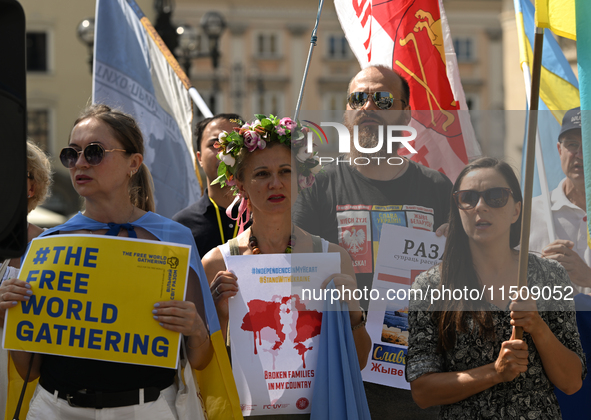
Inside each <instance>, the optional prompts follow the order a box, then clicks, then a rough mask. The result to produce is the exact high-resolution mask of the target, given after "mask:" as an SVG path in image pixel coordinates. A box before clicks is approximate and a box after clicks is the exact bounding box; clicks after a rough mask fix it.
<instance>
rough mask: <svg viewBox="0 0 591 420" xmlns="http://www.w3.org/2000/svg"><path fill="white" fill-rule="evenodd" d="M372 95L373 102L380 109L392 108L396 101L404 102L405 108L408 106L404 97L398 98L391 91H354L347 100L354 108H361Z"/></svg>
mask: <svg viewBox="0 0 591 420" xmlns="http://www.w3.org/2000/svg"><path fill="white" fill-rule="evenodd" d="M370 96H371V99H372V100H373V103H374V104H375V105H376V106H377V107H378V108H380V109H390V108H392V105H394V101H400V102H402V106H403V108H404V107H405V106H406V101H405V100H404V99H396V98H394V95H392V94H391V93H390V92H374V93H367V92H352V93H351V94H349V98H348V99H347V100H348V102H349V106H350V107H351V108H352V109H361V108H363V107H364V106H365V104H366V103H367V101H368V100H369V97H370Z"/></svg>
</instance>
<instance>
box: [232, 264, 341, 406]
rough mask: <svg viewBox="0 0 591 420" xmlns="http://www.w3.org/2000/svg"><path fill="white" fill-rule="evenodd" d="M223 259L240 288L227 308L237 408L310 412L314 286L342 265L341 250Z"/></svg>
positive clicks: (317, 317) (316, 327)
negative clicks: (339, 252) (238, 398)
mask: <svg viewBox="0 0 591 420" xmlns="http://www.w3.org/2000/svg"><path fill="white" fill-rule="evenodd" d="M226 262H227V268H228V270H230V271H232V272H233V273H234V274H236V277H237V278H238V285H239V288H240V290H239V292H238V294H237V295H236V296H235V297H234V298H233V299H230V302H229V309H230V337H231V352H232V370H233V373H234V378H235V380H236V386H237V388H238V394H239V396H240V404H241V407H242V413H243V414H244V415H245V416H249V415H265V414H298V413H309V412H310V401H311V399H312V389H313V386H314V373H315V370H316V362H317V360H318V343H319V342H320V327H321V324H322V309H323V304H324V296H323V298H322V299H320V298H319V295H320V285H321V284H322V282H323V281H324V280H325V279H326V278H327V277H328V276H330V275H331V274H334V273H338V272H340V271H341V268H340V254H338V253H315V254H266V255H245V256H231V257H228V258H227V260H226ZM313 293H316V294H315V295H314V294H313ZM314 296H315V297H314ZM304 298H306V299H304ZM328 299H330V296H328Z"/></svg>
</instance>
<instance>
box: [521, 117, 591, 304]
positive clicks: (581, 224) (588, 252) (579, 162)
mask: <svg viewBox="0 0 591 420" xmlns="http://www.w3.org/2000/svg"><path fill="white" fill-rule="evenodd" d="M556 146H557V147H558V154H559V155H560V166H561V167H562V172H564V174H565V175H566V178H564V179H563V180H562V181H561V182H560V184H558V187H556V188H555V189H554V190H552V192H551V194H550V201H551V206H552V207H551V210H552V219H553V221H554V228H555V230H556V236H557V237H558V238H559V239H557V240H555V241H554V242H552V243H549V242H550V239H549V237H548V229H547V227H546V219H545V217H544V211H543V209H544V203H543V202H542V198H541V197H536V198H534V199H533V201H532V214H531V218H532V223H531V226H532V230H531V236H530V240H529V246H530V251H536V252H541V253H542V256H544V257H546V258H550V259H553V260H556V261H558V262H559V263H561V264H562V265H563V266H564V268H565V269H566V271H567V272H568V276H569V277H570V280H571V283H572V285H573V287H574V288H575V291H576V292H577V293H591V268H590V266H591V249H589V245H588V244H587V212H586V208H587V205H586V201H585V200H586V194H585V176H584V173H583V145H582V136H581V108H574V109H571V110H569V111H567V112H566V113H565V114H564V118H563V119H562V127H561V129H560V134H559V135H558V143H557V144H556Z"/></svg>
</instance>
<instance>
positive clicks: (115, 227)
mask: <svg viewBox="0 0 591 420" xmlns="http://www.w3.org/2000/svg"><path fill="white" fill-rule="evenodd" d="M108 225H109V230H108V231H107V233H105V235H109V236H117V235H119V231H120V230H121V229H125V230H126V231H127V235H128V236H129V237H130V238H137V233H135V230H134V227H133V225H131V224H129V223H121V224H120V225H119V224H117V223H109V224H108Z"/></svg>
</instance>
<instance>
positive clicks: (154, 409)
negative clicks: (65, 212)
mask: <svg viewBox="0 0 591 420" xmlns="http://www.w3.org/2000/svg"><path fill="white" fill-rule="evenodd" d="M143 153H144V146H143V137H142V133H141V131H140V129H139V127H138V125H137V124H136V122H135V120H134V119H133V118H132V117H131V116H129V115H127V114H124V113H123V112H120V111H117V110H114V109H111V108H109V107H108V106H106V105H92V106H90V107H89V108H87V109H86V110H85V111H83V113H82V115H81V116H80V118H78V119H77V120H76V122H75V124H74V127H73V129H72V132H71V134H70V142H69V146H68V147H65V148H64V149H62V151H61V153H60V160H61V162H62V164H63V165H64V166H65V167H66V168H68V169H69V170H70V177H71V179H72V184H73V185H74V188H75V189H76V191H77V192H78V194H80V195H81V196H82V197H84V201H85V210H84V212H83V213H78V215H76V216H74V217H73V218H72V219H71V220H70V221H68V222H66V223H65V224H63V225H61V226H58V227H56V228H53V229H50V230H48V231H46V232H44V233H43V234H42V235H40V236H48V235H52V234H66V233H67V234H76V233H78V234H86V235H88V234H96V235H105V234H107V235H112V236H122V237H130V238H139V239H143V240H154V241H167V242H173V243H182V244H187V245H191V246H192V249H193V252H191V261H190V267H191V269H190V270H189V277H188V280H187V282H188V284H187V300H185V301H166V302H154V303H155V305H154V307H155V308H154V310H153V311H150V312H149V313H146V314H143V315H142V314H138V317H143V316H145V319H146V320H147V321H146V322H157V323H159V324H160V326H162V328H165V329H168V330H172V331H176V332H179V333H182V334H183V335H184V336H185V339H186V343H187V357H188V359H189V362H190V363H191V365H192V366H193V367H195V368H202V367H205V366H206V365H207V363H208V362H209V360H210V358H211V355H212V346H211V342H210V340H209V333H208V331H207V328H206V326H205V324H204V321H203V320H204V319H205V312H204V309H203V300H202V292H201V287H200V284H199V281H200V278H201V279H202V280H203V281H205V280H206V278H205V273H204V272H203V267H202V266H201V263H200V262H199V260H198V259H197V257H196V256H195V255H197V251H196V248H195V242H194V241H193V237H192V236H191V232H190V231H189V230H188V229H187V228H185V227H183V226H181V225H180V224H178V223H176V222H173V221H171V220H169V219H166V218H164V217H161V216H159V215H157V214H155V213H152V211H153V209H154V199H153V194H152V179H151V175H150V172H149V170H148V168H147V167H146V165H145V164H144V163H143ZM204 287H207V286H206V285H204ZM206 290H208V289H206ZM2 291H3V293H2V294H1V295H0V310H2V311H4V310H6V309H8V310H10V308H12V307H14V306H15V305H16V304H17V303H18V301H25V300H27V299H29V297H30V296H31V295H32V294H33V292H32V290H31V287H30V285H29V284H27V283H26V282H24V281H21V280H17V279H9V280H7V281H6V282H5V284H3V289H2ZM11 355H12V357H13V359H14V362H15V365H16V367H17V369H18V371H19V374H20V375H21V376H22V377H23V378H24V377H26V373H27V369H28V368H29V366H30V365H31V366H32V369H31V374H30V376H29V377H28V380H29V381H30V380H33V379H35V378H37V377H40V380H39V386H38V387H37V389H36V391H35V395H34V397H33V400H32V401H31V405H30V409H29V412H28V416H27V418H28V419H44V420H47V419H50V420H52V419H55V420H58V419H59V420H67V419H80V418H97V417H96V416H99V417H100V418H117V419H177V415H176V409H175V398H176V385H175V376H176V370H175V369H165V368H158V367H150V366H142V365H132V364H125V363H112V362H105V361H99V360H90V359H80V358H71V357H63V356H57V355H50V354H43V355H40V354H31V353H26V352H17V351H11Z"/></svg>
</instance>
